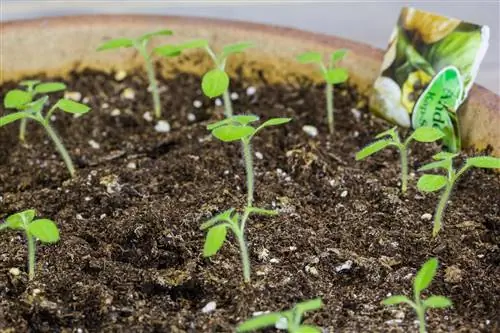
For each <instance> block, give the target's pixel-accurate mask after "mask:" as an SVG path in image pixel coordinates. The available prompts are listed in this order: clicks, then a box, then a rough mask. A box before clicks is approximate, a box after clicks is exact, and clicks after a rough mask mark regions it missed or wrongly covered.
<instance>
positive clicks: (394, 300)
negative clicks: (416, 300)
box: [382, 295, 411, 305]
mask: <svg viewBox="0 0 500 333" xmlns="http://www.w3.org/2000/svg"><path fill="white" fill-rule="evenodd" d="M399 303H411V301H410V299H409V298H408V297H406V296H403V295H395V296H391V297H388V298H386V299H384V300H383V301H382V304H384V305H395V304H399Z"/></svg>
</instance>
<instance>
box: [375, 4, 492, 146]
mask: <svg viewBox="0 0 500 333" xmlns="http://www.w3.org/2000/svg"><path fill="white" fill-rule="evenodd" d="M488 40H489V28H488V27H487V26H481V25H477V24H472V23H468V22H464V21H461V20H459V19H455V18H449V17H445V16H441V15H437V14H433V13H429V12H425V11H421V10H418V9H414V8H403V10H402V11H401V14H400V17H399V20H398V23H397V25H396V27H395V28H394V30H393V33H392V36H391V39H390V43H389V48H388V50H387V52H386V54H385V55H384V59H383V63H382V68H381V70H380V75H379V77H378V78H377V79H376V81H375V83H374V89H373V92H372V94H371V96H370V109H371V110H372V112H373V113H375V114H376V115H378V116H380V117H382V118H384V119H386V120H388V121H389V122H391V123H394V124H397V125H399V126H402V127H413V128H417V127H420V126H424V125H427V126H429V125H431V126H434V127H439V128H440V129H442V130H443V131H444V132H445V134H446V137H445V138H444V139H443V144H444V146H445V148H446V149H448V150H450V151H458V150H460V136H459V132H458V123H457V114H459V113H460V107H461V106H462V104H463V103H464V101H465V100H466V98H467V96H468V93H469V90H470V89H471V87H472V85H473V83H474V79H475V77H476V75H477V72H478V69H479V64H480V63H481V61H482V60H483V57H484V54H485V53H486V50H487V48H488Z"/></svg>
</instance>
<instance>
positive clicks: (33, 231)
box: [0, 209, 59, 280]
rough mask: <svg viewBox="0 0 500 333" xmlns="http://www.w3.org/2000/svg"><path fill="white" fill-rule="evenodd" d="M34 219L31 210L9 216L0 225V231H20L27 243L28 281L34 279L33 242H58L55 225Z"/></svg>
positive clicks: (51, 222) (49, 221)
mask: <svg viewBox="0 0 500 333" xmlns="http://www.w3.org/2000/svg"><path fill="white" fill-rule="evenodd" d="M34 218H35V211H34V210H33V209H30V210H25V211H23V212H20V213H16V214H13V215H10V216H9V217H7V219H5V223H3V224H0V231H1V230H4V229H11V230H22V231H24V232H25V234H26V239H27V242H28V276H29V279H30V280H33V278H34V277H35V252H36V249H35V241H36V239H39V240H40V241H41V242H42V243H44V244H51V243H56V242H58V241H59V230H58V229H57V226H56V224H55V223H54V222H53V221H51V220H48V219H38V220H33V219H34Z"/></svg>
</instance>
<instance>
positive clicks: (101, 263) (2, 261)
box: [0, 71, 500, 332]
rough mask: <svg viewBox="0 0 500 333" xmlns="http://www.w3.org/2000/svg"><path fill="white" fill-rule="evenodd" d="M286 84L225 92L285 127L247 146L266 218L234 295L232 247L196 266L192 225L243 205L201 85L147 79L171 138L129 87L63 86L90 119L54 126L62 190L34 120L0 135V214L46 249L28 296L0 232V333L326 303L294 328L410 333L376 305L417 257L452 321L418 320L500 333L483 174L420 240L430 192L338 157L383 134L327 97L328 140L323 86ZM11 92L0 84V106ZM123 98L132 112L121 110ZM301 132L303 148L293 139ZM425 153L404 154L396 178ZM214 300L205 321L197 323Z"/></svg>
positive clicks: (389, 170) (469, 181)
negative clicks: (37, 226)
mask: <svg viewBox="0 0 500 333" xmlns="http://www.w3.org/2000/svg"><path fill="white" fill-rule="evenodd" d="M302 81H303V84H302V85H301V87H297V86H295V85H281V86H273V85H265V84H264V83H262V84H261V85H259V84H257V85H256V88H257V91H256V93H255V94H253V95H248V94H247V93H246V89H247V87H248V86H249V84H247V83H245V82H241V81H239V80H235V81H234V82H232V87H231V90H232V91H233V92H236V93H237V94H238V98H237V99H236V100H234V108H235V110H236V112H237V113H252V114H257V115H260V116H262V117H263V118H264V119H265V118H268V117H274V116H280V117H292V118H293V122H291V123H289V124H287V125H285V126H281V127H276V128H269V129H266V130H264V131H262V132H261V133H259V135H258V136H257V137H256V138H255V139H254V140H253V149H254V152H255V153H259V154H257V155H259V157H262V158H258V157H256V158H255V173H256V192H255V197H256V206H258V207H263V208H275V209H278V210H279V211H280V214H279V216H277V217H271V218H267V217H266V218H264V217H252V218H251V221H250V222H249V223H248V229H247V239H248V242H249V249H250V257H251V262H252V282H251V283H250V284H244V283H243V282H242V275H241V264H240V257H239V250H238V247H237V244H236V243H235V240H234V238H233V237H232V236H229V239H228V241H227V242H226V243H225V245H224V246H223V248H222V250H221V251H220V253H218V254H217V255H216V256H214V257H213V258H211V259H205V258H203V256H202V248H203V240H204V232H203V231H200V230H199V226H200V224H201V223H202V222H204V221H205V220H207V219H208V218H210V217H211V216H213V215H214V214H217V213H219V212H221V211H223V210H226V209H228V208H231V207H235V208H242V207H243V206H244V204H245V174H244V168H243V165H242V161H241V156H240V155H241V154H240V145H239V144H237V143H235V144H225V143H222V142H220V141H218V140H216V139H214V138H212V137H211V136H210V135H209V132H208V131H207V130H206V125H207V124H208V123H210V122H213V121H216V120H218V119H221V118H222V108H221V107H217V106H215V104H214V101H211V100H209V99H207V98H204V97H202V95H201V91H200V89H199V87H200V78H199V77H196V76H193V75H188V74H182V73H179V75H177V76H176V77H175V78H174V79H171V80H163V81H162V82H161V88H162V94H161V96H162V105H163V110H164V118H165V119H167V120H168V121H169V122H170V125H171V127H172V129H171V131H170V132H169V133H158V132H156V131H155V130H154V122H149V121H148V120H146V119H145V118H148V117H144V113H145V112H147V111H151V102H150V96H149V93H148V92H147V91H146V89H145V87H146V86H147V83H146V82H145V79H144V76H143V75H142V74H133V75H132V74H130V75H129V76H128V77H127V78H126V79H125V80H123V81H121V82H118V81H116V80H114V78H113V76H108V75H106V74H103V73H96V72H91V71H86V72H83V73H80V74H73V75H72V76H71V77H70V79H69V80H67V81H66V82H67V84H68V86H69V90H70V91H77V92H80V93H81V94H82V97H83V99H84V101H86V102H87V103H88V104H89V105H90V106H91V107H92V109H93V110H92V112H90V113H88V114H86V115H85V116H83V117H82V118H79V119H73V118H72V117H70V116H69V115H66V114H62V113H56V119H55V121H54V122H53V124H54V126H55V128H56V129H57V131H58V132H59V134H60V135H61V137H62V139H63V141H64V143H65V145H66V146H67V148H68V149H69V151H70V154H71V156H72V157H73V159H74V161H75V164H76V165H77V169H78V176H77V177H76V178H74V179H69V177H68V173H67V171H66V169H65V166H64V164H63V163H62V161H61V159H60V158H59V156H58V155H57V153H56V152H55V150H54V147H53V145H52V143H51V142H49V139H48V138H47V137H46V135H45V133H44V132H43V131H42V129H41V128H40V127H37V126H36V124H34V123H30V124H29V126H28V135H27V142H26V143H25V144H20V143H19V142H18V140H17V130H18V126H16V125H9V126H8V127H6V128H2V129H1V130H0V145H1V147H2V149H1V151H0V195H1V197H0V216H1V217H6V216H8V215H9V214H12V213H15V212H18V211H20V210H24V209H28V208H34V209H36V210H37V211H38V216H41V217H48V218H51V219H53V220H55V221H56V222H57V224H58V226H59V228H60V230H61V241H60V242H59V243H58V244H56V245H50V246H42V245H39V247H38V253H37V271H36V279H35V280H34V281H33V282H28V281H27V274H26V272H25V265H26V261H27V250H26V244H25V240H24V238H23V235H22V234H21V233H14V232H12V231H8V232H3V233H1V234H0V248H1V250H0V331H2V332H28V331H32V332H87V331H88V332H98V331H101V332H232V331H234V327H235V325H236V324H238V323H239V322H241V321H243V320H244V319H246V318H249V317H251V316H252V313H254V312H256V311H268V310H270V311H275V310H283V309H287V308H289V307H291V306H293V304H294V303H295V302H298V301H300V300H307V299H310V298H314V297H321V298H322V299H323V301H324V307H323V309H321V310H319V311H316V312H312V313H309V314H308V315H306V322H308V323H314V324H316V325H319V326H322V327H323V328H325V329H327V331H328V332H388V331H391V332H409V331H415V330H416V328H415V327H416V326H415V324H414V320H415V319H416V318H415V316H414V314H413V312H412V311H411V310H410V309H408V308H405V307H393V308H386V307H383V306H381V305H380V301H381V300H383V299H384V298H385V297H387V296H388V295H389V294H396V293H397V294H405V295H408V296H411V294H412V292H411V284H412V278H413V276H414V274H415V272H416V270H417V269H418V268H419V267H420V266H421V264H422V263H423V262H425V261H426V260H427V259H429V258H430V257H433V256H435V257H437V258H439V261H440V268H439V271H438V274H437V277H436V279H435V280H434V282H433V283H432V285H431V287H430V289H429V291H428V292H426V294H427V295H428V294H430V293H432V294H438V295H445V296H448V297H449V298H451V299H452V300H453V303H454V307H453V308H452V309H446V310H432V311H430V312H429V315H428V322H429V331H430V332H494V331H498V330H500V314H499V311H500V310H499V309H500V266H499V265H500V251H499V243H500V179H499V176H498V175H497V174H495V173H493V172H491V171H487V170H472V171H470V172H468V173H467V174H466V175H465V176H464V177H463V178H462V180H461V181H460V182H459V184H458V185H457V186H456V187H455V189H454V193H453V195H452V197H451V202H450V204H449V205H448V208H447V211H446V213H445V217H444V229H443V230H442V231H441V233H440V234H439V236H438V237H437V238H435V239H433V238H432V237H431V228H432V221H430V220H428V219H426V216H425V215H424V214H432V213H433V212H434V208H435V205H436V202H437V200H438V195H437V194H425V195H424V194H421V193H419V192H418V191H417V190H416V188H415V184H416V180H417V177H418V174H417V175H415V174H414V173H413V174H412V176H411V179H410V186H409V190H408V193H407V194H406V195H402V194H401V192H400V188H399V173H400V169H399V165H398V163H399V156H398V154H397V152H396V151H394V150H391V149H387V150H384V151H382V152H380V153H378V154H376V155H374V156H373V157H370V158H368V159H367V160H365V161H360V162H356V161H355V160H354V154H355V153H356V152H357V151H358V150H359V149H360V148H361V147H363V146H364V145H365V144H367V143H369V142H370V141H371V140H372V138H373V137H374V135H375V134H376V133H378V132H380V131H382V130H384V129H387V128H388V127H389V125H388V124H386V123H385V122H383V121H381V120H379V119H376V118H374V117H372V116H371V115H370V114H369V113H367V111H366V107H365V105H366V99H365V97H363V96H361V95H360V94H358V93H357V92H356V89H355V88H352V87H347V86H340V87H338V88H336V91H335V105H336V108H337V110H336V114H335V117H336V126H335V127H336V130H337V132H336V133H335V135H334V136H330V135H327V134H326V132H327V127H326V124H325V114H324V109H325V102H324V88H323V87H321V86H316V85H314V84H312V83H311V82H309V81H308V80H307V79H304V80H302ZM13 87H15V84H13V83H9V84H5V85H4V86H2V87H1V94H2V96H4V94H5V93H6V91H7V90H8V89H10V88H13ZM127 87H131V88H133V89H134V91H135V96H134V98H133V99H126V98H123V97H120V96H121V94H122V92H123V91H124V89H125V88H127ZM195 100H197V101H200V102H202V106H201V107H200V108H196V107H195V106H193V102H194V101H195ZM353 108H354V109H357V110H359V111H360V112H359V114H358V113H357V111H352V109H353ZM117 110H119V111H117ZM2 112H3V110H2ZM304 125H314V126H316V127H317V128H318V130H319V135H317V136H316V137H310V136H308V134H306V133H305V132H304V131H303V130H302V127H303V126H304ZM437 150H438V148H437V145H434V144H430V145H429V144H419V143H415V144H413V145H412V152H411V158H410V161H411V163H410V168H411V170H416V168H417V167H418V166H419V165H421V164H422V163H425V162H428V161H429V160H430V157H431V156H432V154H433V153H435V152H436V151H437ZM12 268H18V269H20V270H21V274H19V275H16V274H15V270H12ZM212 301H213V302H215V303H216V309H215V310H214V311H213V312H210V313H203V312H202V309H203V308H204V306H205V305H206V304H207V303H209V302H212Z"/></svg>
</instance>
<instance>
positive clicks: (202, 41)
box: [177, 39, 208, 50]
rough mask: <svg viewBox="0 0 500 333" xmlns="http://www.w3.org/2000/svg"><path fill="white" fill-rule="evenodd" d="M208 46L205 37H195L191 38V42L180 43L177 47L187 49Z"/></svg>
mask: <svg viewBox="0 0 500 333" xmlns="http://www.w3.org/2000/svg"><path fill="white" fill-rule="evenodd" d="M207 46H208V41H207V40H205V39H195V40H191V41H189V42H185V43H182V44H179V45H178V46H177V47H178V48H179V49H181V50H186V49H197V48H205V47H207Z"/></svg>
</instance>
